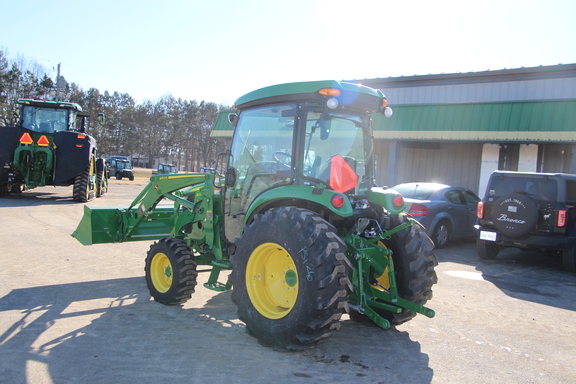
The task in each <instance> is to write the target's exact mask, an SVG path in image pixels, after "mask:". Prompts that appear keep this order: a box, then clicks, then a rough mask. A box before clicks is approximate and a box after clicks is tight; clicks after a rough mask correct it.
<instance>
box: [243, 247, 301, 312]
mask: <svg viewBox="0 0 576 384" xmlns="http://www.w3.org/2000/svg"><path fill="white" fill-rule="evenodd" d="M246 290H247V291H248V296H249V297H250V301H251V302H252V304H253V305H254V308H256V310H257V311H258V312H259V313H260V314H261V315H262V316H264V317H267V318H269V319H281V318H282V317H284V316H286V315H287V314H288V313H289V312H290V311H291V310H292V308H294V305H295V304H296V299H297V298H298V271H297V270H296V264H295V263H294V260H293V259H292V256H290V254H289V253H288V252H287V251H286V250H285V249H284V248H283V247H282V246H280V245H278V244H274V243H264V244H262V245H260V246H258V247H257V248H256V249H255V250H254V252H252V254H251V255H250V259H249V260H248V264H247V265H246Z"/></svg>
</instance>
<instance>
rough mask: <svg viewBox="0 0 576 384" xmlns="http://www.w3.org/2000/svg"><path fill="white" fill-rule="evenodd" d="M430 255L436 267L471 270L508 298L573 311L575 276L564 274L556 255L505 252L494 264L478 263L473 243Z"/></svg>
mask: <svg viewBox="0 0 576 384" xmlns="http://www.w3.org/2000/svg"><path fill="white" fill-rule="evenodd" d="M434 253H435V254H436V256H437V257H438V261H439V262H440V263H442V262H452V263H458V264H463V265H468V266H472V267H474V268H475V269H476V270H477V271H479V272H480V273H481V276H482V278H483V279H484V280H486V281H489V282H491V283H492V284H494V285H495V286H496V287H498V288H499V289H500V290H502V292H504V293H506V294H507V295H508V296H511V297H514V298H517V299H521V300H526V301H531V302H535V303H539V304H544V305H549V306H553V307H557V308H562V309H568V310H572V311H576V274H574V273H571V272H567V271H564V270H563V269H562V261H561V259H560V258H559V257H557V256H556V255H551V254H543V253H541V252H538V251H522V250H520V249H516V248H507V249H504V250H502V251H501V252H500V253H499V254H498V257H497V258H496V259H494V260H482V259H480V257H479V256H478V254H477V252H476V244H475V243H474V242H456V243H454V244H452V246H449V247H447V248H445V249H441V250H434Z"/></svg>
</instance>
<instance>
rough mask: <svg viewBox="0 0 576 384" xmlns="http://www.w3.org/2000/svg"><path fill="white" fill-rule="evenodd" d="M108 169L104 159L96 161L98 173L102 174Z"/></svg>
mask: <svg viewBox="0 0 576 384" xmlns="http://www.w3.org/2000/svg"><path fill="white" fill-rule="evenodd" d="M105 169H106V163H105V161H104V159H103V158H101V157H99V158H97V159H96V172H101V171H103V170H105Z"/></svg>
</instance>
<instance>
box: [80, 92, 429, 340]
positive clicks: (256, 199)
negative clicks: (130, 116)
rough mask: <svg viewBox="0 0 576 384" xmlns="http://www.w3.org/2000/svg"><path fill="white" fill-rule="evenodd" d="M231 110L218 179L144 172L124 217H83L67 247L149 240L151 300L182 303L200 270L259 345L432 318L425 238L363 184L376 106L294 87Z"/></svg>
mask: <svg viewBox="0 0 576 384" xmlns="http://www.w3.org/2000/svg"><path fill="white" fill-rule="evenodd" d="M236 110H237V112H235V113H231V114H230V115H229V121H230V122H231V123H232V125H233V126H234V136H233V139H232V143H231V147H230V150H229V151H228V152H227V153H226V154H225V155H226V156H227V168H226V172H225V175H220V174H218V173H217V172H209V173H208V172H207V173H189V174H169V175H153V176H152V177H151V178H150V183H149V185H148V186H147V187H146V188H145V189H144V190H143V191H142V192H141V193H140V194H139V195H138V196H137V197H136V199H135V200H134V201H133V202H132V204H131V205H130V206H129V207H88V206H86V207H85V213H84V217H83V219H82V221H81V222H80V224H79V225H78V228H77V230H76V231H75V232H74V234H73V236H74V237H76V238H77V239H78V240H79V241H80V242H81V243H83V244H85V245H89V244H98V243H111V242H124V241H136V240H157V241H156V242H155V243H154V244H152V245H151V247H150V250H149V251H148V254H147V257H146V262H145V272H146V282H147V285H148V289H149V290H150V293H151V295H152V296H153V298H154V299H155V300H156V301H158V302H160V303H163V304H167V305H177V304H181V303H184V302H185V301H186V300H188V299H189V298H190V297H191V295H192V294H193V293H194V290H195V287H196V278H197V275H198V273H199V272H210V275H209V277H208V281H207V283H206V284H205V286H206V287H207V288H210V289H213V290H216V291H222V290H226V289H231V288H232V287H233V292H232V300H233V301H234V302H235V303H236V305H237V306H238V315H239V318H240V320H242V321H243V322H244V323H245V324H246V328H247V330H248V332H249V333H250V334H252V335H253V336H255V337H256V338H258V339H259V341H260V342H261V343H262V344H265V345H269V346H274V347H279V348H284V349H289V350H300V349H305V348H309V347H311V346H313V345H316V344H317V343H320V342H322V341H324V340H326V339H327V338H328V337H329V336H330V335H331V334H332V333H333V332H334V331H335V330H338V329H339V328H340V318H341V315H342V314H343V313H345V312H348V313H350V316H351V318H353V319H355V320H371V321H373V322H374V323H376V324H377V325H378V326H380V327H382V328H384V329H386V328H389V327H390V326H391V325H395V324H401V323H403V322H406V321H408V320H410V319H411V318H413V317H414V316H416V314H417V313H420V314H423V315H425V316H428V317H433V316H434V311H433V310H431V309H429V308H427V307H425V306H424V304H425V303H426V302H427V301H428V300H429V299H431V298H432V285H433V284H435V283H436V281H437V278H436V273H435V271H434V267H435V265H437V261H436V258H435V256H434V254H433V253H432V248H433V244H432V241H431V240H430V239H429V238H428V236H427V235H426V233H425V231H424V229H423V228H422V227H421V226H420V225H419V224H418V222H417V221H415V220H414V219H412V218H411V217H410V216H409V215H407V214H406V213H405V212H404V208H405V205H404V200H403V198H402V196H401V195H399V194H398V193H397V192H396V191H394V190H392V189H387V188H379V187H375V186H374V153H373V150H372V144H373V140H372V126H371V121H372V119H371V116H372V115H373V114H376V113H380V114H384V115H387V116H389V115H390V114H391V109H390V108H389V107H387V102H386V98H385V97H384V95H383V94H382V93H381V92H380V91H378V90H374V89H371V88H368V87H365V86H361V85H358V84H352V83H343V82H337V81H318V82H304V83H292V84H283V85H276V86H271V87H267V88H263V89H260V90H257V91H254V92H251V93H249V94H247V95H245V96H242V97H241V98H239V99H238V100H237V101H236ZM162 200H164V201H168V202H169V203H170V204H169V205H161V204H159V203H160V202H161V201H162ZM198 265H204V266H209V268H207V269H203V270H201V271H200V270H198V269H197V266H198ZM229 270H231V273H230V274H229V276H226V277H227V278H228V279H227V280H226V281H225V282H224V283H221V282H219V279H218V278H219V275H220V273H221V272H224V271H229ZM226 275H228V274H226Z"/></svg>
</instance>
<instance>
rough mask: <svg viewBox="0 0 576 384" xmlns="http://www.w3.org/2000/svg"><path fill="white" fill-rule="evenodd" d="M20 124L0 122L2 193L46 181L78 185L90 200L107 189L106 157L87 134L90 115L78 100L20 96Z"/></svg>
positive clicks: (78, 194) (77, 195)
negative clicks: (48, 99) (85, 112)
mask: <svg viewBox="0 0 576 384" xmlns="http://www.w3.org/2000/svg"><path fill="white" fill-rule="evenodd" d="M18 104H19V105H20V109H19V110H18V115H19V118H18V123H17V124H16V125H15V126H9V127H0V165H1V167H0V195H5V194H8V193H21V192H22V191H24V190H28V189H32V188H36V187H42V186H45V185H54V186H70V185H73V186H74V188H73V198H74V200H76V201H80V202H86V201H88V200H91V199H93V198H94V197H100V196H102V195H103V194H104V193H105V192H106V191H107V190H108V182H107V180H106V177H105V175H106V166H105V163H104V159H100V158H98V157H97V156H96V140H95V139H94V138H93V137H92V136H90V135H88V134H87V133H86V129H87V126H88V117H89V116H88V115H86V114H84V113H83V112H82V108H81V107H80V106H79V105H78V104H76V103H69V102H63V101H40V100H29V99H19V100H18Z"/></svg>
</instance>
